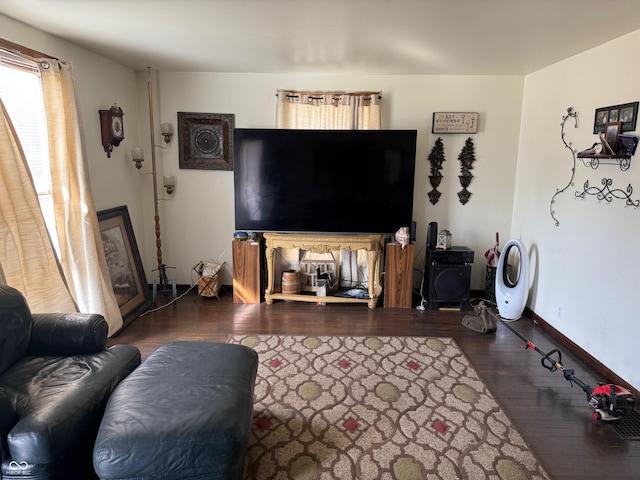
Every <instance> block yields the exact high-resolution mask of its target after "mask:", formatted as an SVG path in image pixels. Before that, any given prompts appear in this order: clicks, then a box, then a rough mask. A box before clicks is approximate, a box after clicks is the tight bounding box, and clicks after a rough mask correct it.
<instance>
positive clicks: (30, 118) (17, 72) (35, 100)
mask: <svg viewBox="0 0 640 480" xmlns="http://www.w3.org/2000/svg"><path fill="white" fill-rule="evenodd" d="M0 98H2V102H3V103H4V106H5V108H6V109H7V112H9V117H10V118H11V122H12V123H13V126H14V128H15V130H16V133H17V135H18V138H19V139H20V144H21V145H22V149H23V151H24V155H25V157H26V159H27V163H28V165H29V170H30V171H31V176H32V178H33V183H34V185H35V188H36V192H37V194H38V200H39V201H40V208H41V210H42V213H43V215H44V219H45V223H46V225H47V230H48V231H49V236H50V237H51V239H52V241H53V244H54V248H55V249H56V251H58V253H59V249H58V243H57V241H56V239H57V235H56V230H55V220H54V214H53V198H52V190H51V189H52V186H51V174H50V169H49V142H48V138H47V118H46V114H45V109H44V96H43V93H42V82H41V80H40V74H39V73H38V70H37V69H36V67H35V66H34V65H30V64H29V63H28V61H26V60H22V59H14V58H12V57H4V56H0Z"/></svg>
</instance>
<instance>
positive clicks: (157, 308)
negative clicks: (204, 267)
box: [138, 282, 198, 318]
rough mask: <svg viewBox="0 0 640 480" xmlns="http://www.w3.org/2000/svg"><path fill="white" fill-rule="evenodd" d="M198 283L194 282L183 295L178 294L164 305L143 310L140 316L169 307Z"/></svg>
mask: <svg viewBox="0 0 640 480" xmlns="http://www.w3.org/2000/svg"><path fill="white" fill-rule="evenodd" d="M196 285H198V283H197V282H196V283H194V284H193V285H191V286H190V287H189V288H188V289H187V290H186V291H185V292H184V293H182V294H181V295H179V296H177V297H176V298H174V299H173V300H171V301H170V302H167V303H165V304H164V305H160V306H159V307H156V308H153V309H151V310H147V311H146V312H143V313H141V314H140V315H138V318H140V317H143V316H145V315H146V314H147V313H153V312H157V311H158V310H162V309H163V308H165V307H168V306H169V305H172V304H174V303H176V302H177V301H178V300H180V299H181V298H182V297H184V296H185V295H186V294H187V293H189V292H190V291H191V290H193V289H194V288H195V287H196Z"/></svg>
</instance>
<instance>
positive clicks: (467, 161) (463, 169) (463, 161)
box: [458, 137, 476, 205]
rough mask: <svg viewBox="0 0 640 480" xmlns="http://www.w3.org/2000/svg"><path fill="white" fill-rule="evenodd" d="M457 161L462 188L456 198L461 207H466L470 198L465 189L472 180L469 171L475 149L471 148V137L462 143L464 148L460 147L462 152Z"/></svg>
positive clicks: (468, 192) (474, 157)
mask: <svg viewBox="0 0 640 480" xmlns="http://www.w3.org/2000/svg"><path fill="white" fill-rule="evenodd" d="M458 160H459V161H460V176H459V177H458V178H459V179H460V185H461V186H462V190H460V191H459V192H458V198H459V199H460V203H461V204H462V205H466V204H467V202H468V201H469V199H470V198H471V192H470V191H468V190H467V187H468V186H469V185H470V184H471V180H472V179H473V174H472V173H471V170H473V163H474V162H475V161H476V154H475V147H474V146H473V140H471V137H469V138H467V141H466V142H465V143H464V147H462V151H461V152H460V155H458Z"/></svg>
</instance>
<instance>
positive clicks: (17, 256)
mask: <svg viewBox="0 0 640 480" xmlns="http://www.w3.org/2000/svg"><path fill="white" fill-rule="evenodd" d="M0 107H1V109H2V112H1V113H2V115H1V118H0V198H2V201H0V263H2V265H1V266H0V281H2V282H4V283H5V284H6V285H11V286H12V287H14V288H16V289H18V290H20V291H21V292H22V294H23V295H24V296H25V298H26V299H27V301H28V303H29V307H30V308H31V310H32V311H33V312H62V313H69V312H76V311H77V308H76V305H75V303H74V301H73V298H72V297H71V294H70V293H69V290H68V289H67V286H66V284H65V282H64V279H63V276H62V274H61V271H60V266H59V264H58V262H57V259H56V256H55V253H54V251H53V246H52V244H51V239H50V238H49V234H48V232H47V227H46V225H45V222H44V217H43V216H42V211H41V210H40V203H39V201H38V195H37V194H36V189H35V187H34V185H33V180H32V178H31V173H30V172H29V167H28V165H27V161H26V158H25V156H24V152H23V151H22V147H21V146H20V142H19V141H18V136H17V135H16V133H15V130H14V128H13V125H12V123H11V120H10V119H9V115H8V114H7V111H6V109H5V107H4V103H2V100H1V99H0Z"/></svg>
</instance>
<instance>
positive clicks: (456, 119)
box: [431, 112, 480, 133]
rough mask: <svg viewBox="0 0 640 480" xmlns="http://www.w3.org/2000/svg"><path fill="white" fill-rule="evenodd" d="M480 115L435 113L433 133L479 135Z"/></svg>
mask: <svg viewBox="0 0 640 480" xmlns="http://www.w3.org/2000/svg"><path fill="white" fill-rule="evenodd" d="M479 117H480V114H478V113H470V112H433V122H432V126H431V133H477V132H478V119H479Z"/></svg>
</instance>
